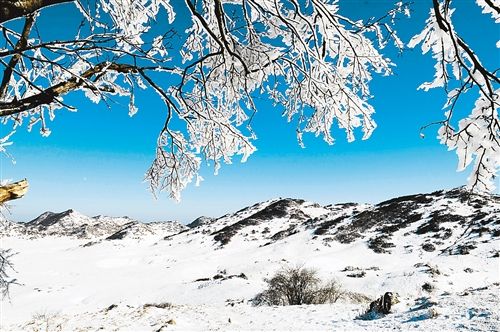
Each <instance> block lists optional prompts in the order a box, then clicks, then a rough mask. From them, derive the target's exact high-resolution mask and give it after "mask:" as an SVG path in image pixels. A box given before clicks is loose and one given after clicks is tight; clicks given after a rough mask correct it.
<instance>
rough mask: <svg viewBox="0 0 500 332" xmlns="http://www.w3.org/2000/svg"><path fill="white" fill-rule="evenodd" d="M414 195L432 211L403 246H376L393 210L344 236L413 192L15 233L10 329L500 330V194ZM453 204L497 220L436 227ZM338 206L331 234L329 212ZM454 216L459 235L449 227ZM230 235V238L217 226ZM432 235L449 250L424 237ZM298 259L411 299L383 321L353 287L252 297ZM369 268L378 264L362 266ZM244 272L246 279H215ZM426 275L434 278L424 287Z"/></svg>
mask: <svg viewBox="0 0 500 332" xmlns="http://www.w3.org/2000/svg"><path fill="white" fill-rule="evenodd" d="M411 199H414V200H415V199H419V200H420V203H419V204H418V207H416V208H415V211H416V212H415V213H419V216H420V219H418V220H417V221H415V222H413V223H409V224H408V226H407V227H404V228H398V229H396V230H392V231H391V232H392V233H391V234H390V235H387V234H386V235H387V236H386V237H384V239H385V240H386V241H388V242H390V243H391V244H392V247H384V250H385V252H381V253H377V252H376V250H373V248H372V249H371V248H370V247H369V242H370V241H369V240H370V238H373V236H380V232H379V228H377V227H379V226H380V222H379V223H378V224H377V225H375V226H374V227H371V228H369V229H366V230H364V231H363V234H360V236H358V237H356V238H355V239H354V240H352V241H350V242H346V241H339V240H337V239H335V234H337V233H338V234H341V232H342V231H345V228H343V227H348V225H349V223H351V225H355V224H356V220H357V219H356V217H355V214H356V213H361V214H362V215H366V214H367V213H374V211H375V212H376V211H379V210H380V209H384V208H387V206H390V207H392V206H393V205H391V204H397V206H408V204H409V203H408V202H407V201H405V200H404V199H403V200H402V203H401V200H400V201H398V203H390V202H389V203H387V204H384V203H381V204H380V205H377V206H370V205H359V204H346V205H333V206H326V207H321V206H319V205H317V204H314V203H310V202H304V201H302V200H288V199H287V200H280V199H277V200H270V201H266V202H263V203H258V204H255V205H253V206H251V207H249V208H245V209H242V210H240V211H238V212H236V213H232V214H228V215H225V216H223V217H221V218H218V219H214V220H212V221H210V222H206V223H202V224H200V225H199V226H198V227H194V228H192V229H179V230H178V233H177V234H174V235H172V234H168V235H165V233H164V232H162V231H155V230H154V227H153V228H151V229H150V228H148V232H145V231H140V232H139V231H137V229H142V228H143V227H142V226H141V225H139V226H138V225H137V224H134V229H135V231H131V234H133V236H125V237H123V238H121V239H119V240H113V241H111V240H105V238H104V237H96V238H91V239H90V240H89V239H88V238H79V237H75V236H49V235H45V236H40V237H34V236H31V237H26V236H18V235H14V236H7V235H5V233H3V235H2V237H1V238H0V242H1V243H0V247H2V248H11V249H12V250H13V251H14V252H17V254H16V255H14V256H13V257H12V263H13V264H14V267H15V272H12V271H11V273H9V274H10V276H11V277H15V278H17V279H18V283H19V284H18V285H13V286H12V287H11V290H10V297H9V298H6V299H4V300H3V301H2V302H1V312H0V330H1V331H96V330H99V329H101V330H105V331H162V330H164V331H167V330H184V331H186V330H199V331H206V330H279V331H291V330H328V331H379V330H380V331H383V330H399V331H407V330H426V331H438V330H441V331H456V330H462V331H471V330H473V331H474V330H475V331H498V330H499V329H500V323H499V322H500V315H499V310H498V309H499V294H500V286H499V285H500V276H499V258H498V252H499V249H500V248H499V244H500V241H499V238H498V230H499V228H500V227H498V225H499V215H500V213H499V212H500V203H499V201H498V198H494V199H489V198H484V199H482V198H480V197H479V198H478V197H476V198H475V201H474V202H464V201H463V200H462V201H461V200H460V197H458V196H457V197H455V196H453V195H447V194H446V193H444V194H443V193H441V194H432V195H430V196H429V195H427V196H421V197H420V196H419V197H418V198H411ZM422 202H424V203H422ZM479 202H482V203H481V204H480V203H479ZM401 204H402V205H401ZM473 205H475V206H476V207H473ZM412 208H413V207H412ZM377 209H379V210H377ZM443 210H446V211H447V213H448V214H447V215H450V216H467V217H470V218H476V219H478V220H479V221H478V222H479V224H481V225H482V224H484V225H486V226H487V227H490V228H489V229H488V231H486V230H485V231H484V232H481V233H478V232H473V233H470V234H469V233H467V227H466V226H463V225H460V224H459V223H458V222H455V224H454V225H450V224H453V221H452V220H451V219H450V220H448V219H447V220H443V221H442V223H440V224H439V227H440V228H441V230H440V231H436V232H434V233H433V232H430V233H423V231H422V230H423V229H425V228H424V227H423V226H425V225H427V226H428V225H430V224H428V222H429V221H431V220H432V218H433V217H432V213H433V212H436V211H443ZM381 211H386V210H381ZM387 211H389V210H387ZM391 211H392V210H391ZM386 213H387V216H388V218H396V217H395V216H396V214H394V213H393V212H390V211H389V212H386ZM481 213H484V216H483V215H481ZM369 216H370V218H376V216H377V215H376V214H371V215H369ZM481 216H482V217H481ZM479 217H481V218H479ZM338 218H340V219H339V222H338V223H334V225H333V226H331V227H330V228H329V229H328V230H327V231H326V232H324V233H323V234H318V233H321V232H317V229H318V228H319V226H321V225H324V222H325V221H331V220H337V219H338ZM396 219H397V218H396ZM396 219H394V220H396ZM394 220H392V219H391V220H389V221H386V222H385V223H386V224H387V223H389V224H390V222H393V221H394ZM408 220H410V219H408ZM412 220H413V219H412ZM459 220H461V219H459ZM487 222H489V223H487ZM457 225H458V226H457ZM448 226H449V227H450V232H451V233H452V234H451V235H450V236H448V237H447V238H444V237H441V236H437V235H439V234H441V233H443V232H444V230H445V229H447V227H448ZM486 226H485V227H486ZM453 227H458V228H460V229H458V230H455V229H454V228H453ZM357 231H359V232H360V233H361V229H357ZM440 232H441V233H440ZM494 232H496V233H495V234H497V236H496V237H495V236H493V235H492V234H493V233H494ZM458 233H460V234H461V235H462V236H459V235H456V234H458ZM127 234H128V233H127ZM217 234H224V235H225V237H224V239H228V241H223V240H221V239H220V238H219V239H217V238H216V237H217ZM464 234H469V235H470V236H469V235H467V236H465V235H464ZM433 235H435V236H434V237H433ZM432 241H434V242H432ZM471 241H472V242H471ZM428 243H432V244H433V245H434V246H435V247H436V250H433V251H427V250H423V249H422V245H423V244H428ZM440 243H441V244H440ZM461 244H464V245H469V247H468V248H469V249H468V253H467V254H462V255H457V254H452V253H453V252H454V251H453V250H447V248H449V247H450V246H456V245H461ZM472 244H473V245H472ZM454 250H455V249H454ZM462 250H463V249H462ZM455 251H456V250H455ZM495 253H496V257H495ZM296 264H303V265H304V266H305V267H310V268H315V269H316V270H317V271H318V273H319V274H320V276H321V277H322V278H325V279H330V278H335V279H336V280H337V281H338V282H340V283H341V284H342V286H343V289H344V290H345V291H347V292H350V294H355V293H360V294H364V295H366V296H368V297H370V298H372V299H375V298H377V297H379V296H380V295H382V294H383V293H384V292H386V291H391V292H396V293H398V294H399V298H400V300H401V302H400V303H399V304H397V305H395V306H394V307H393V313H391V314H389V315H387V316H385V317H381V318H379V319H374V320H360V319H357V317H358V316H359V315H360V314H361V313H363V312H364V311H365V310H366V308H367V307H368V303H367V302H362V301H354V300H353V299H352V297H351V298H349V297H347V296H346V297H344V298H343V299H341V300H340V301H339V302H337V303H334V304H325V305H302V306H287V307H269V306H258V307H257V306H253V305H252V304H251V302H250V300H251V299H252V298H253V297H254V296H255V295H256V294H257V293H259V292H261V291H263V290H264V288H265V286H266V284H265V282H264V278H268V277H270V276H272V274H273V273H274V272H275V271H276V270H278V269H279V268H280V267H282V266H284V265H296ZM360 271H364V272H365V276H364V277H361V278H354V277H350V276H349V275H350V274H352V273H353V272H360ZM241 273H243V274H244V276H245V277H246V278H240V277H233V278H227V279H215V278H213V277H214V276H215V275H217V274H221V275H223V276H238V275H241ZM199 279H205V280H202V281H197V280H199ZM424 283H429V284H431V285H432V286H433V287H434V289H433V290H432V291H430V292H428V291H425V290H423V288H422V285H423V284H424Z"/></svg>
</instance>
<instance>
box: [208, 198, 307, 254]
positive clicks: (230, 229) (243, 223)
mask: <svg viewBox="0 0 500 332" xmlns="http://www.w3.org/2000/svg"><path fill="white" fill-rule="evenodd" d="M304 202H305V201H304V200H301V199H291V198H286V199H281V200H279V201H276V202H274V203H271V204H269V205H268V206H267V207H265V208H263V209H262V210H260V211H257V212H256V213H254V214H252V215H251V216H249V217H247V218H244V219H242V220H240V221H238V222H236V223H234V224H232V225H229V226H226V227H224V228H222V229H220V230H218V231H216V232H214V233H212V234H211V235H214V240H215V241H217V242H219V243H220V244H221V245H223V246H224V245H226V244H228V243H229V242H230V241H231V238H232V237H233V236H235V235H236V234H237V233H238V231H240V230H241V229H243V228H245V227H248V226H255V225H258V224H260V223H261V222H263V221H266V220H267V221H270V220H273V219H277V218H284V217H287V216H289V215H294V216H295V218H297V219H298V220H307V219H308V218H309V217H308V216H306V215H305V214H304V213H303V212H302V211H300V210H298V209H297V210H295V211H293V212H291V211H290V210H292V209H293V208H294V207H296V206H297V205H300V204H303V203H304ZM290 212H291V213H290Z"/></svg>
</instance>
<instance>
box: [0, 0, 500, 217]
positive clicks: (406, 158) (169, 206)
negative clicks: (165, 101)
mask: <svg viewBox="0 0 500 332" xmlns="http://www.w3.org/2000/svg"><path fill="white" fill-rule="evenodd" d="M174 2H175V0H174ZM388 2H389V1H381V0H378V1H377V0H366V1H352V0H344V1H341V5H342V7H341V8H342V12H343V13H344V14H347V15H352V16H355V17H356V16H359V17H367V16H371V15H377V14H380V13H382V12H383V11H384V8H385V7H386V6H387V3H388ZM454 3H455V4H456V5H457V6H458V7H459V9H458V10H457V12H456V14H455V19H456V21H457V24H456V25H457V29H458V30H459V32H461V33H463V36H464V38H465V40H466V41H467V42H468V43H469V44H470V45H471V46H472V47H473V48H475V49H476V51H477V53H478V54H479V56H480V57H481V58H482V59H483V62H484V63H485V64H486V65H487V66H488V67H489V68H493V67H498V66H499V64H500V62H499V58H500V55H499V51H498V49H495V48H494V43H495V42H496V41H497V40H498V39H500V31H499V28H498V25H497V26H495V24H494V23H493V22H492V20H491V19H490V18H489V17H485V16H483V15H481V14H480V10H479V8H478V7H477V6H476V5H475V4H474V2H473V1H472V0H461V1H458V0H455V1H454ZM430 5H431V0H425V1H424V0H417V1H415V4H414V5H413V7H412V8H413V10H414V12H413V14H412V18H411V19H402V20H400V21H399V22H398V25H397V26H398V27H399V30H400V32H401V37H402V39H403V40H404V41H405V42H407V41H408V40H409V39H410V38H411V36H412V35H414V34H416V33H418V32H420V30H421V29H422V27H423V25H424V20H425V19H426V18H427V14H428V11H429V8H430ZM59 7H60V8H56V7H54V8H51V9H48V10H47V11H46V12H45V13H44V14H43V15H42V18H43V17H44V16H45V17H46V16H48V15H49V18H50V22H51V26H49V24H48V23H43V22H44V21H42V23H43V24H41V25H40V27H41V28H47V29H52V30H54V29H55V28H57V27H61V26H64V24H65V21H66V20H71V19H72V18H73V17H72V15H75V14H76V12H75V10H74V8H73V7H72V5H71V4H69V5H65V6H59ZM178 17H179V16H178ZM45 22H48V21H47V20H46V21H45ZM389 55H390V56H391V57H392V58H393V60H394V62H396V63H397V65H398V66H397V68H395V75H394V76H392V77H377V78H375V79H374V80H373V82H372V93H373V95H374V96H375V97H374V98H373V100H372V104H373V105H374V106H375V109H376V115H375V119H376V121H377V123H378V128H377V129H376V131H375V132H374V134H373V135H372V137H371V138H370V139H369V140H367V141H362V140H360V139H359V140H356V141H355V142H353V143H347V142H346V141H345V134H344V132H343V131H340V130H336V132H335V137H336V139H337V140H336V144H335V145H334V146H328V145H327V144H326V143H324V142H323V141H322V140H321V139H320V138H315V137H313V136H312V135H308V136H305V143H306V149H302V148H300V147H299V146H298V144H297V142H296V136H295V128H294V125H293V124H288V123H287V122H286V121H285V119H283V118H281V116H280V110H279V109H274V107H272V105H271V103H270V102H266V101H263V102H262V103H261V105H260V110H259V113H258V114H257V116H256V118H255V121H254V123H253V127H254V130H255V132H256V133H257V136H258V140H257V141H256V142H255V144H256V146H257V148H258V151H257V152H256V153H255V154H254V155H253V156H251V157H250V158H249V160H248V161H247V162H246V163H243V164H242V163H239V162H238V160H235V162H234V164H233V165H229V166H226V165H224V166H223V167H222V169H221V171H220V173H219V175H218V176H213V175H212V169H211V168H209V167H205V168H204V169H203V170H202V175H203V177H204V178H205V181H204V182H203V183H202V185H201V186H200V187H194V186H190V187H189V188H188V189H187V190H185V191H184V192H183V198H182V202H181V203H179V204H176V203H174V202H173V201H171V200H169V199H168V196H167V194H163V195H161V196H160V197H159V198H158V200H155V199H154V198H153V196H152V195H151V194H150V193H149V192H148V186H147V183H144V182H143V177H144V173H145V171H146V170H147V168H148V167H149V165H150V163H151V161H152V159H153V158H154V149H155V142H156V137H157V134H158V131H159V130H160V128H161V126H162V124H163V121H164V108H163V105H162V103H161V101H160V100H159V99H157V98H152V97H151V96H152V95H149V94H145V95H142V100H138V105H139V106H140V111H139V113H138V114H137V115H136V116H134V117H133V118H130V117H129V116H128V114H127V111H128V110H127V105H126V104H124V105H116V106H115V107H113V109H112V110H108V109H107V108H105V107H102V106H100V105H94V104H91V103H88V102H82V101H81V100H80V99H79V98H80V97H78V96H73V97H71V99H68V101H71V103H72V104H73V105H78V106H79V107H80V110H79V112H77V113H70V112H64V111H63V112H59V114H58V116H57V117H56V119H55V121H54V122H53V123H50V128H51V130H52V134H51V135H50V136H49V137H48V138H43V137H41V136H40V135H39V134H38V132H37V130H34V131H33V132H32V133H28V132H27V131H26V128H21V129H20V130H18V132H17V133H16V134H15V136H14V145H13V146H12V147H11V148H10V150H9V152H10V153H11V154H12V155H13V156H14V158H15V160H16V164H15V165H13V164H12V163H11V161H10V160H9V159H8V158H6V157H5V156H2V157H1V177H2V178H3V179H13V180H18V179H22V178H25V177H26V178H28V180H29V181H30V184H31V186H30V191H29V193H28V194H27V195H26V197H25V198H23V199H21V200H18V201H14V202H13V203H12V208H11V212H12V218H13V219H15V220H19V221H27V220H30V219H32V218H34V217H36V216H37V215H39V214H41V213H42V212H44V211H47V210H50V211H61V210H65V209H69V208H73V209H76V210H78V211H80V212H82V213H85V214H88V215H96V214H106V215H115V216H123V215H128V216H130V217H134V218H137V219H140V220H143V221H153V220H174V219H175V220H179V221H182V222H189V221H191V220H192V219H194V218H196V217H198V216H200V215H207V216H219V215H222V214H225V213H226V212H230V211H232V210H235V209H239V208H241V207H243V206H246V205H248V204H252V203H254V202H257V201H262V200H266V199H269V198H273V197H277V196H281V197H298V198H304V199H308V200H312V201H316V202H319V203H321V204H329V203H337V202H345V201H356V202H373V203H375V202H378V201H381V200H384V199H387V198H390V197H394V196H398V195H402V194H410V193H416V192H429V191H434V190H439V189H446V188H452V187H457V186H460V185H463V184H465V183H466V178H467V176H468V173H467V171H466V172H463V173H457V172H456V171H455V170H456V168H457V159H456V156H455V154H454V152H448V151H447V149H446V147H444V146H442V145H439V142H438V141H437V140H436V138H435V136H436V130H437V127H431V128H429V129H427V131H426V138H425V139H422V138H420V136H419V133H420V131H419V129H420V127H421V126H423V125H425V124H428V123H430V122H433V121H436V120H440V119H442V116H443V115H442V110H441V107H442V105H443V103H444V93H443V92H442V91H441V90H436V91H431V92H428V93H425V92H422V91H417V90H416V88H417V86H418V85H420V84H421V83H422V82H423V81H426V80H430V79H431V78H432V75H433V64H434V63H433V61H432V59H431V58H430V56H428V55H427V56H422V55H421V52H420V50H418V49H415V50H408V51H406V52H405V53H404V54H402V55H401V56H398V55H397V54H394V53H393V52H390V53H389ZM470 97H471V99H470V100H469V101H468V102H469V104H467V103H466V104H462V105H463V106H464V107H467V106H470V102H471V100H473V98H474V97H475V95H474V94H473V93H471V96H470ZM469 109H470V108H469ZM465 110H468V109H466V108H465ZM0 128H1V130H2V134H5V133H6V132H7V130H8V128H4V127H0ZM358 136H359V137H361V135H358Z"/></svg>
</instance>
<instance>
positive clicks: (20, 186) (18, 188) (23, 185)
mask: <svg viewBox="0 0 500 332" xmlns="http://www.w3.org/2000/svg"><path fill="white" fill-rule="evenodd" d="M28 186H29V185H28V180H26V179H24V180H21V181H18V182H14V183H11V184H8V185H6V186H1V187H0V204H3V203H5V202H7V201H11V200H13V199H18V198H21V197H23V196H24V195H25V194H26V192H27V191H28Z"/></svg>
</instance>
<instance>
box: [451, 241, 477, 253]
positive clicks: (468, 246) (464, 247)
mask: <svg viewBox="0 0 500 332" xmlns="http://www.w3.org/2000/svg"><path fill="white" fill-rule="evenodd" d="M474 249H476V245H475V244H474V243H473V242H468V243H465V244H460V245H457V246H455V247H454V248H451V249H450V250H449V253H450V255H468V254H470V252H471V251H472V250H474Z"/></svg>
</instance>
